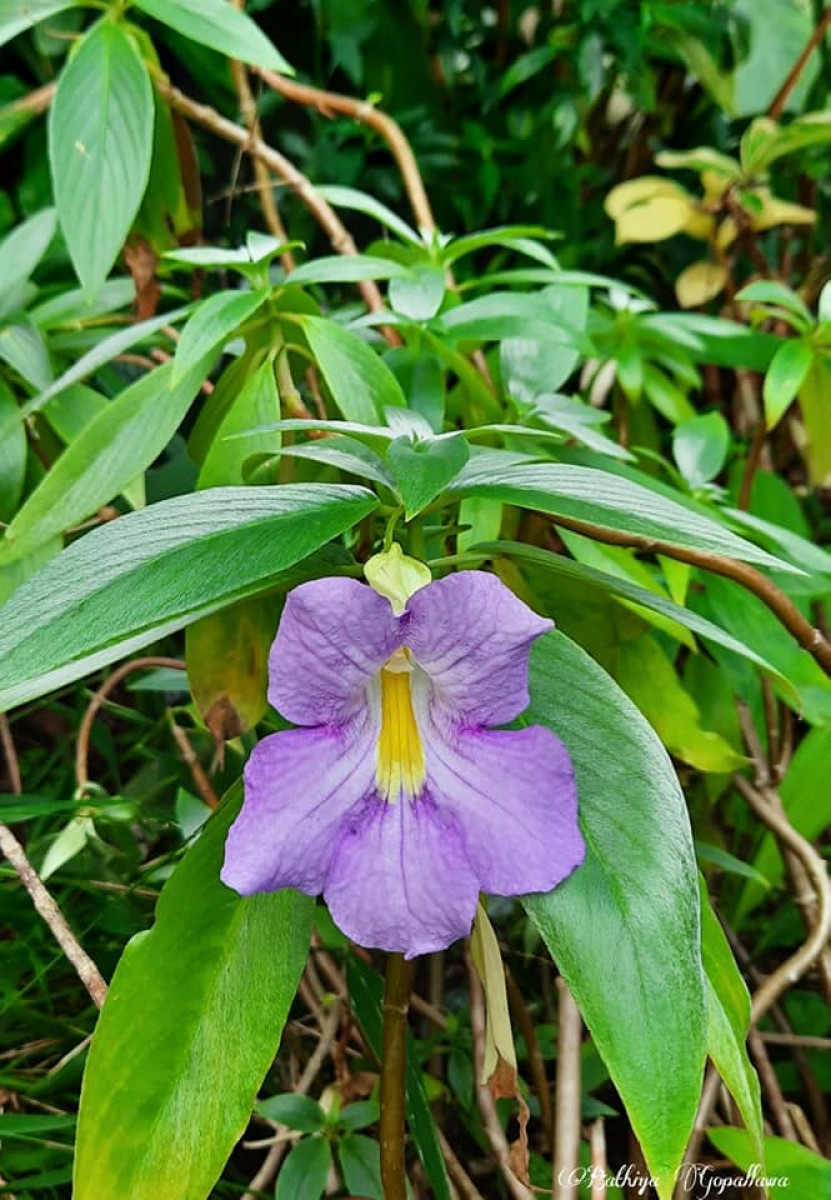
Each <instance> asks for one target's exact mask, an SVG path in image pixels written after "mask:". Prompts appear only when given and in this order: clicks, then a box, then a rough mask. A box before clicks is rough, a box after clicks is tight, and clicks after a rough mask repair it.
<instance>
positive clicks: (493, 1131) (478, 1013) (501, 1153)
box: [466, 955, 534, 1200]
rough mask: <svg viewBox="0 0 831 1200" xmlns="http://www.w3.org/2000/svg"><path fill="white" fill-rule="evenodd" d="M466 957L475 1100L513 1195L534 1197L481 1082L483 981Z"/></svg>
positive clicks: (524, 1199)
mask: <svg viewBox="0 0 831 1200" xmlns="http://www.w3.org/2000/svg"><path fill="white" fill-rule="evenodd" d="M466 958H467V974H468V980H469V983H470V1031H471V1034H472V1035H473V1069H474V1071H475V1072H476V1085H475V1086H476V1101H477V1103H478V1105H479V1112H480V1113H481V1115H482V1124H483V1125H484V1127H485V1135H486V1137H487V1139H488V1141H489V1142H490V1146H491V1150H492V1151H493V1153H494V1155H495V1157H496V1161H497V1163H498V1164H499V1169H500V1171H501V1172H502V1178H503V1179H504V1180H505V1183H506V1185H507V1188H508V1191H509V1192H510V1193H511V1195H512V1196H513V1197H514V1198H515V1200H534V1194H533V1192H532V1191H531V1190H530V1189H529V1188H527V1187H526V1186H525V1184H524V1183H522V1181H521V1180H519V1179H517V1177H516V1175H515V1174H514V1172H513V1170H512V1169H511V1149H510V1146H509V1145H508V1139H507V1138H506V1137H505V1132H504V1130H503V1128H502V1125H501V1122H500V1120H499V1114H498V1113H497V1111H496V1101H495V1100H494V1098H493V1094H492V1093H491V1090H490V1088H489V1087H488V1085H487V1084H486V1083H483V1082H482V1073H483V1069H484V1065H485V995H484V992H483V990H482V984H481V983H480V981H479V976H478V975H477V973H476V968H475V967H474V965H473V960H472V959H471V957H470V955H466Z"/></svg>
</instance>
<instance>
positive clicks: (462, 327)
mask: <svg viewBox="0 0 831 1200" xmlns="http://www.w3.org/2000/svg"><path fill="white" fill-rule="evenodd" d="M436 325H440V326H441V329H442V331H443V333H444V335H445V336H446V337H447V338H449V339H451V340H454V341H458V340H460V339H470V340H475V341H502V339H503V338H522V339H525V340H526V341H532V342H535V343H536V342H541V343H544V344H551V343H554V344H555V345H559V346H560V347H561V348H562V349H563V350H564V351H565V350H570V351H571V352H572V354H573V355H576V354H577V353H578V352H579V349H580V345H579V342H578V339H577V335H576V334H575V333H573V332H572V331H571V330H569V329H566V328H564V327H563V326H562V325H560V324H559V323H558V322H557V321H556V320H555V319H554V318H553V317H552V316H551V315H550V314H549V312H548V310H547V307H546V305H545V304H544V303H543V302H542V301H541V300H540V298H539V296H536V295H525V294H523V293H522V292H491V293H490V295H488V296H478V297H477V298H476V299H475V300H467V301H465V302H464V303H463V304H459V305H457V307H456V308H451V309H448V311H447V312H444V313H442V314H441V316H440V317H438V318H437V320H436ZM575 361H576V358H575ZM548 390H549V391H550V390H551V388H549V389H548Z"/></svg>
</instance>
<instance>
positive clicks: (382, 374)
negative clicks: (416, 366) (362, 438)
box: [293, 316, 405, 425]
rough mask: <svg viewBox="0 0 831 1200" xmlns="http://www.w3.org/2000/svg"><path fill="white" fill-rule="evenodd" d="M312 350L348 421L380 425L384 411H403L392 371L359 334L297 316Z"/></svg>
mask: <svg viewBox="0 0 831 1200" xmlns="http://www.w3.org/2000/svg"><path fill="white" fill-rule="evenodd" d="M293 319H294V320H296V321H297V323H298V324H299V325H300V326H301V328H302V330H303V332H304V334H305V335H306V340H307V341H308V343H309V349H310V350H311V352H312V354H313V355H314V357H315V358H316V359H317V363H318V366H319V367H320V371H321V374H322V375H323V378H324V379H325V380H326V384H327V386H328V388H329V391H330V392H331V393H332V397H333V399H334V401H335V404H337V406H338V408H339V410H340V411H341V413H342V414H343V416H344V417H345V418H346V420H347V421H359V422H364V423H365V424H367V425H372V424H378V423H380V421H381V417H382V413H383V411H384V409H385V408H404V407H405V400H404V393H403V392H402V391H401V387H400V386H399V383H398V380H397V379H396V378H395V376H394V375H393V373H392V371H391V370H390V369H389V367H388V366H387V365H386V363H385V362H384V361H383V359H381V358H379V357H378V355H377V354H376V353H375V351H374V350H371V349H370V347H369V346H368V345H367V344H366V342H364V341H362V340H361V339H360V338H359V337H358V335H357V334H355V333H352V332H351V331H350V330H348V329H344V328H343V326H342V325H338V324H336V322H335V321H331V320H329V319H328V318H326V317H309V316H296V317H294V318H293Z"/></svg>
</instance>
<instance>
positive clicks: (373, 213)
mask: <svg viewBox="0 0 831 1200" xmlns="http://www.w3.org/2000/svg"><path fill="white" fill-rule="evenodd" d="M315 191H316V192H317V194H318V195H319V196H322V197H323V199H324V200H328V201H329V203H330V204H332V205H334V207H335V208H347V209H351V210H353V211H354V212H361V213H363V214H364V216H367V217H374V218H375V220H376V221H379V222H380V223H381V224H382V225H384V226H386V228H387V229H390V230H391V231H392V232H393V233H397V234H398V236H399V237H400V238H401V240H402V241H404V242H410V243H411V244H413V245H416V246H418V247H420V248H421V249H422V250H423V249H424V243H423V242H422V240H421V238H420V237H419V236H418V234H417V233H416V231H415V230H414V229H411V228H410V226H409V225H408V224H407V223H406V221H402V220H401V218H400V217H399V216H397V215H396V214H395V213H394V212H393V211H392V209H390V208H387V206H386V205H385V204H382V203H381V202H380V200H376V199H375V197H374V196H370V195H368V194H367V193H366V192H359V191H358V190H357V189H356V188H350V187H342V186H341V185H340V184H334V183H330V184H326V185H325V186H324V187H320V186H318V187H317V188H315Z"/></svg>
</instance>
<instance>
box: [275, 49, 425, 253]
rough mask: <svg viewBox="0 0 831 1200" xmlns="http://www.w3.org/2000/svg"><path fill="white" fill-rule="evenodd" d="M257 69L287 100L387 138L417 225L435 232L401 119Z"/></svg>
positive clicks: (345, 97) (350, 98)
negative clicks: (361, 126)
mask: <svg viewBox="0 0 831 1200" xmlns="http://www.w3.org/2000/svg"><path fill="white" fill-rule="evenodd" d="M254 70H255V73H256V74H257V75H259V77H260V78H261V79H262V80H263V82H264V83H267V84H268V86H269V87H270V88H272V89H273V90H274V91H275V92H279V93H280V95H281V96H285V97H286V99H287V100H292V101H294V103H295V104H302V105H304V106H305V107H306V108H314V109H316V110H317V111H318V112H319V113H320V114H321V115H322V116H324V117H328V118H331V117H332V115H333V114H334V113H340V114H341V115H342V116H346V117H351V118H352V120H353V121H356V122H357V123H358V124H359V125H366V126H368V128H370V129H372V130H374V132H375V133H377V134H378V135H379V137H381V138H383V140H384V141H385V142H386V144H387V146H389V149H390V152H391V153H392V156H393V158H394V159H395V161H396V164H397V166H398V170H399V171H400V172H401V178H402V180H403V181H404V188H405V190H406V192H407V198H408V199H409V202H410V208H411V209H412V210H413V216H414V217H415V220H416V225H417V226H418V227H419V229H421V230H423V231H424V232H425V233H427V234H428V235H429V234H432V233H434V232H435V230H436V221H435V218H434V216H433V210H432V208H431V207H430V201H429V200H428V198H427V192H426V190H425V188H424V183H423V181H422V178H421V172H420V171H419V169H418V163H417V162H416V157H415V155H414V154H413V151H412V147H411V146H410V143H409V142H408V141H407V138H406V137H405V135H404V132H403V130H402V129H401V126H400V125H399V124H398V122H397V121H395V120H393V118H392V117H390V116H388V115H387V113H385V112H381V110H380V109H377V108H375V106H374V105H372V104H370V103H369V101H367V100H356V99H355V98H354V97H353V96H342V95H340V94H339V93H337V92H326V91H323V90H322V89H321V88H316V87H311V86H310V85H309V84H307V83H297V81H296V80H294V79H287V78H286V76H285V75H277V74H275V73H274V71H269V70H268V69H267V68H265V67H255V68H254Z"/></svg>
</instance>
